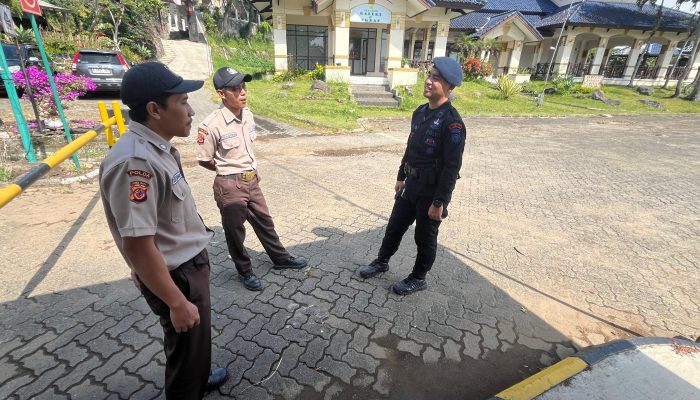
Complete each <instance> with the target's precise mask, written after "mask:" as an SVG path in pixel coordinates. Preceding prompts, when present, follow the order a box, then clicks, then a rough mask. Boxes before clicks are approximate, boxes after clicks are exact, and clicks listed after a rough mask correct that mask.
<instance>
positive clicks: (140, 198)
mask: <svg viewBox="0 0 700 400" xmlns="http://www.w3.org/2000/svg"><path fill="white" fill-rule="evenodd" d="M130 185H131V194H129V201H133V202H134V203H142V202H144V201H146V198H147V197H148V183H146V182H141V181H133V182H131V184H130Z"/></svg>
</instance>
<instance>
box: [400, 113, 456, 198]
mask: <svg viewBox="0 0 700 400" xmlns="http://www.w3.org/2000/svg"><path fill="white" fill-rule="evenodd" d="M466 139H467V131H466V129H465V127H464V122H463V121H462V117H461V116H460V115H459V113H458V112H457V110H456V109H455V108H454V107H452V104H451V103H450V102H449V101H447V102H445V104H443V105H442V106H440V107H438V108H436V109H435V110H431V109H430V108H429V107H428V104H423V105H422V106H420V107H418V108H417V109H416V111H414V112H413V117H412V118H411V134H410V135H409V137H408V144H407V146H406V151H405V152H404V155H403V158H402V159H401V166H400V168H399V173H398V175H397V180H399V181H403V180H405V181H406V189H405V190H406V194H407V195H409V196H411V197H412V196H431V197H432V199H433V200H440V201H442V202H443V203H445V204H447V203H448V202H449V201H450V199H451V198H452V191H453V190H454V187H455V183H456V182H457V179H458V178H459V169H460V168H461V167H462V155H463V154H464V146H465V142H466ZM406 164H408V165H409V166H410V167H411V168H414V169H418V170H420V171H421V172H422V173H425V174H426V175H429V174H431V172H428V171H434V172H433V173H434V179H433V180H432V182H427V181H426V180H425V179H419V178H417V177H415V176H412V175H409V176H407V174H406V168H405V166H406ZM423 171H425V172H423Z"/></svg>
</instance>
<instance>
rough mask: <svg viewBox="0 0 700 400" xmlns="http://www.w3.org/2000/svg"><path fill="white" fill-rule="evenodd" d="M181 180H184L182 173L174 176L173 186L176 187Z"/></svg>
mask: <svg viewBox="0 0 700 400" xmlns="http://www.w3.org/2000/svg"><path fill="white" fill-rule="evenodd" d="M181 179H182V173H180V172H178V173H176V174H175V175H173V179H172V185H173V186H175V184H176V183H178V182H180V180H181Z"/></svg>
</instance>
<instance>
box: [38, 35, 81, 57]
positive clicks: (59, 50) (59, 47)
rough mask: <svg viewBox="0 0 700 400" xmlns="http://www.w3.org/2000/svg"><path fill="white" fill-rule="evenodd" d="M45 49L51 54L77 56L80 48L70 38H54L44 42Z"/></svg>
mask: <svg viewBox="0 0 700 400" xmlns="http://www.w3.org/2000/svg"><path fill="white" fill-rule="evenodd" d="M44 49H45V50H46V52H47V53H49V54H75V52H76V51H78V46H76V45H75V42H74V41H72V40H70V38H58V37H53V38H49V39H46V40H45V41H44Z"/></svg>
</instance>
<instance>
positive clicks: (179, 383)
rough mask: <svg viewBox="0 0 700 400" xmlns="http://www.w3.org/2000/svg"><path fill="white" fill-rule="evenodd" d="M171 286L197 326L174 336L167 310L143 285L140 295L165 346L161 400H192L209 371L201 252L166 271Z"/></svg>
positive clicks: (206, 293)
mask: <svg viewBox="0 0 700 400" xmlns="http://www.w3.org/2000/svg"><path fill="white" fill-rule="evenodd" d="M170 276H171V277H172V278H173V281H174V282H175V285H177V287H178V288H179V289H180V291H181V292H182V293H183V294H184V295H185V297H186V298H187V300H189V301H190V302H191V303H192V304H194V305H195V306H197V309H198V310H199V325H197V326H195V327H193V328H191V329H189V330H188V331H187V332H183V333H177V332H175V328H174V327H173V324H172V321H171V320H170V308H169V307H168V306H167V305H166V304H165V303H164V302H163V301H162V300H161V299H160V298H158V297H157V296H156V295H154V294H153V292H151V291H150V290H149V289H148V288H147V287H146V285H144V284H143V283H142V284H141V293H142V294H143V297H144V298H145V299H146V302H148V305H149V306H150V307H151V310H153V312H154V313H155V314H156V315H158V316H159V317H160V324H161V325H162V326H163V336H164V339H163V341H164V342H165V360H166V361H165V398H166V399H168V400H174V399H182V400H192V399H201V398H203V397H204V391H205V389H206V386H207V379H208V378H209V371H210V369H211V299H210V297H209V256H208V254H207V250H206V249H204V250H202V252H201V253H199V254H198V255H196V256H195V257H194V258H193V259H192V260H190V261H188V262H186V263H184V264H182V265H181V266H179V267H178V268H176V269H174V270H172V271H170Z"/></svg>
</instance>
